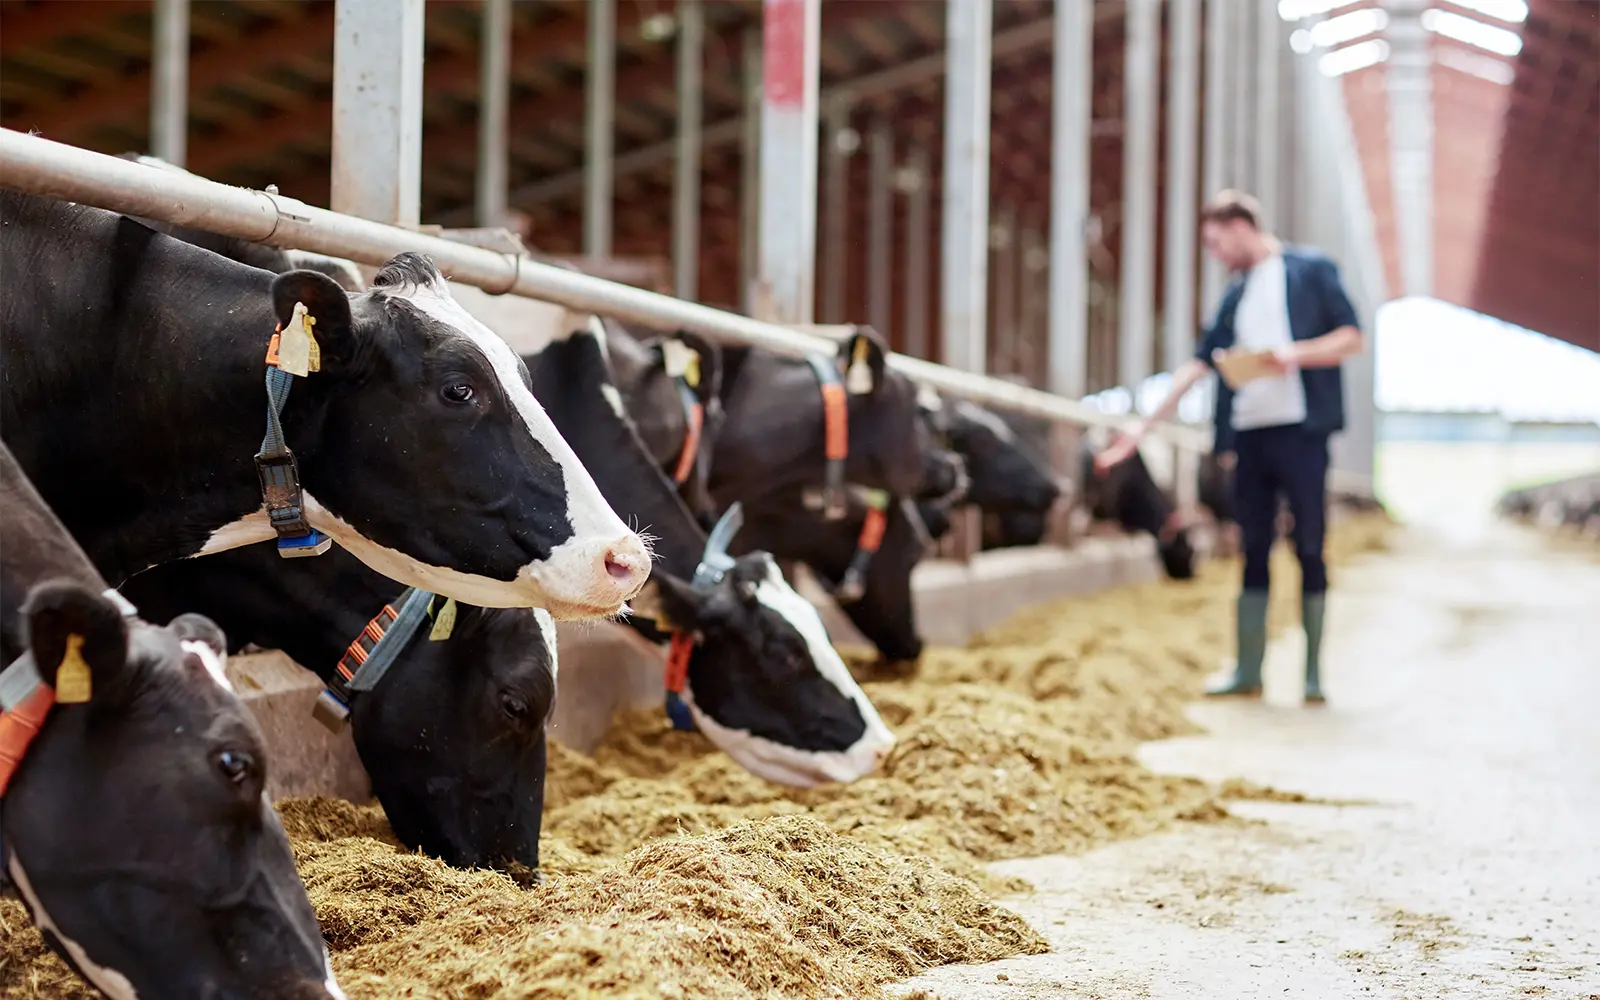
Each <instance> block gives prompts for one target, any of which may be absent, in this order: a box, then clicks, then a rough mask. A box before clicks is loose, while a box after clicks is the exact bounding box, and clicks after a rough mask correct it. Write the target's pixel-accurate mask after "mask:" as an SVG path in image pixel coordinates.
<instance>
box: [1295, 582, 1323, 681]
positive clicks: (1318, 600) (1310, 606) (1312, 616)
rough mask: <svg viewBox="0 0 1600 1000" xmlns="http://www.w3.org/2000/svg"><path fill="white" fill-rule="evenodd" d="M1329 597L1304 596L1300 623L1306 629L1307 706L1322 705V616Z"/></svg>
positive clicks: (1320, 595)
mask: <svg viewBox="0 0 1600 1000" xmlns="http://www.w3.org/2000/svg"><path fill="white" fill-rule="evenodd" d="M1327 602H1328V595H1326V594H1302V595H1301V597H1300V621H1301V622H1302V623H1303V624H1304V625H1305V629H1306V704H1307V705H1321V704H1323V703H1324V702H1326V701H1327V699H1326V698H1324V697H1323V696H1322V616H1323V614H1324V613H1325V612H1326V611H1327Z"/></svg>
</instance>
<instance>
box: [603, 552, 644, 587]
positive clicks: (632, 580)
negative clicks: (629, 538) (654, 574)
mask: <svg viewBox="0 0 1600 1000" xmlns="http://www.w3.org/2000/svg"><path fill="white" fill-rule="evenodd" d="M605 565H606V575H607V576H608V577H610V578H611V580H612V582H613V583H616V584H618V585H619V586H621V587H623V588H625V589H628V590H635V589H637V586H643V584H644V581H645V577H646V576H648V575H649V573H650V556H649V554H648V553H646V552H645V551H644V549H643V547H642V546H628V545H613V546H610V547H608V548H607V549H606V553H605ZM636 585H637V586H636Z"/></svg>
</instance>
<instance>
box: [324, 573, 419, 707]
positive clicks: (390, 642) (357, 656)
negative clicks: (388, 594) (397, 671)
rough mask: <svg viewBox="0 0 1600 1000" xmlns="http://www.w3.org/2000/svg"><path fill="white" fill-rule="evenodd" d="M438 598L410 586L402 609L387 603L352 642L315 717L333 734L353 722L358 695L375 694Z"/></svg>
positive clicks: (403, 596)
mask: <svg viewBox="0 0 1600 1000" xmlns="http://www.w3.org/2000/svg"><path fill="white" fill-rule="evenodd" d="M433 599H434V595H432V594H430V593H428V592H427V591H426V590H418V589H416V588H415V587H409V588H407V589H406V592H405V593H404V594H401V595H400V600H399V601H398V602H397V603H399V605H400V610H399V611H395V610H394V607H393V606H392V605H388V604H385V605H384V606H383V610H382V611H380V612H378V614H377V616H376V617H375V618H373V619H372V621H370V622H367V626H366V628H364V629H362V630H361V634H360V635H358V636H356V637H355V640H354V641H353V642H351V643H350V648H349V649H347V650H345V654H344V656H343V657H341V658H340V660H339V665H338V668H337V669H336V670H334V672H333V676H332V677H330V678H329V679H328V685H327V687H325V688H324V689H323V691H322V694H320V695H318V696H317V701H316V704H315V705H313V706H312V708H311V715H312V717H313V718H315V719H316V720H317V721H318V722H320V723H322V724H323V725H324V726H325V727H327V728H328V729H329V730H331V731H332V732H335V733H337V732H339V730H341V729H343V728H344V725H345V723H346V722H347V721H349V719H350V704H351V702H352V701H353V700H354V699H355V696H356V695H357V694H360V693H362V692H365V691H371V690H372V689H373V688H375V687H377V686H378V682H379V681H381V680H383V675H384V674H386V673H388V672H389V668H390V667H391V666H393V665H394V661H395V657H397V656H399V655H400V651H401V650H403V649H405V648H406V645H407V644H408V643H410V642H411V640H412V638H413V637H415V636H416V634H417V629H419V628H421V627H422V622H423V619H425V618H427V617H428V613H429V612H430V611H431V610H432V607H433Z"/></svg>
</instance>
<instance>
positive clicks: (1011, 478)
mask: <svg viewBox="0 0 1600 1000" xmlns="http://www.w3.org/2000/svg"><path fill="white" fill-rule="evenodd" d="M921 402H922V406H923V410H924V413H925V414H926V417H927V419H928V421H929V423H930V426H931V427H932V428H933V429H934V432H935V434H936V436H937V437H938V439H939V440H941V441H942V442H943V443H944V444H945V445H946V446H947V447H949V448H950V449H951V450H952V451H954V452H955V453H956V454H958V455H960V456H961V458H962V461H963V463H964V465H965V468H966V473H967V479H968V486H967V489H966V492H965V495H964V496H963V498H962V502H963V503H967V504H971V505H973V506H976V507H978V508H979V509H980V510H982V511H983V512H984V514H985V515H992V516H993V517H994V518H996V519H998V520H999V524H1000V526H1001V530H1000V531H999V532H998V533H997V534H995V535H992V536H991V535H989V534H988V533H987V532H986V538H985V543H986V544H985V546H984V547H985V548H1001V547H1005V546H1013V545H1037V544H1038V543H1039V542H1040V541H1041V540H1042V539H1043V538H1044V533H1045V526H1046V523H1047V521H1048V518H1049V513H1050V509H1051V507H1053V506H1054V505H1055V502H1056V499H1057V498H1058V497H1059V496H1060V495H1061V490H1060V488H1059V487H1058V486H1057V485H1056V483H1055V481H1054V478H1053V477H1052V476H1051V474H1050V471H1049V469H1050V466H1049V462H1048V460H1044V461H1041V460H1040V459H1039V458H1036V457H1035V454H1034V452H1035V451H1038V452H1043V451H1044V450H1045V449H1043V448H1040V449H1030V448H1029V447H1027V445H1026V444H1025V443H1024V442H1023V441H1022V440H1021V438H1020V437H1019V436H1018V435H1017V433H1016V432H1015V431H1014V430H1013V429H1012V427H1011V426H1010V424H1009V422H1008V421H1007V420H1006V419H1002V418H1001V417H1000V416H999V415H997V414H995V413H994V412H992V411H990V410H986V409H984V408H983V407H981V406H979V405H977V404H976V403H972V402H969V401H967V400H963V399H951V400H943V399H941V398H940V397H939V396H938V395H937V394H936V393H931V392H924V393H923V394H922V397H921ZM936 508H937V505H936V504H933V503H929V502H927V500H926V499H924V500H922V502H921V503H920V504H919V510H920V512H921V515H922V519H923V521H924V522H925V523H927V524H928V526H929V529H930V531H932V530H933V529H934V528H935V527H938V528H939V530H938V531H936V532H934V537H936V538H937V537H939V536H940V535H942V534H943V529H944V527H946V526H947V524H948V507H945V508H944V509H936Z"/></svg>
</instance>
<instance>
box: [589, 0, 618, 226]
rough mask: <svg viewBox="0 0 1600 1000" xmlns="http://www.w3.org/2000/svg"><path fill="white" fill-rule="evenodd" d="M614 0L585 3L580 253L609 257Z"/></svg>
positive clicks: (615, 47)
mask: <svg viewBox="0 0 1600 1000" xmlns="http://www.w3.org/2000/svg"><path fill="white" fill-rule="evenodd" d="M616 87H617V0H589V75H588V78H587V79H586V80H585V81H584V92H585V97H586V98H587V107H586V113H585V116H584V130H585V139H586V141H585V146H584V156H583V252H584V253H586V254H588V255H589V256H591V257H609V256H611V197H612V162H611V138H612V115H613V113H614V112H615V110H616Z"/></svg>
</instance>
